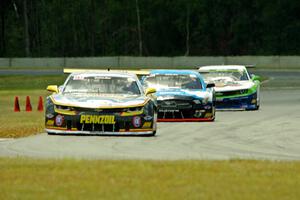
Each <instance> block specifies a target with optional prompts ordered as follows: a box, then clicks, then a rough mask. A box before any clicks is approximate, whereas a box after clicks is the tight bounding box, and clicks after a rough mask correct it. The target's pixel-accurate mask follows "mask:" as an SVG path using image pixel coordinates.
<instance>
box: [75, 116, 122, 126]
mask: <svg viewBox="0 0 300 200" xmlns="http://www.w3.org/2000/svg"><path fill="white" fill-rule="evenodd" d="M80 123H81V124H83V123H85V124H115V123H116V121H115V116H114V115H81V116H80Z"/></svg>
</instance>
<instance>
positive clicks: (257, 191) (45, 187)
mask: <svg viewBox="0 0 300 200" xmlns="http://www.w3.org/2000/svg"><path fill="white" fill-rule="evenodd" d="M0 179H1V182H0V199H6V200H9V199H218V200H223V199H224V200H227V199H228V200H232V199H243V200H245V199H268V200H269V199H273V200H274V199H280V200H282V199H289V200H292V199H299V198H300V190H299V187H300V163H299V162H284V163H282V162H267V161H240V160H236V161H105V160H100V161H99V160H98V161H92V160H33V159H25V158H0Z"/></svg>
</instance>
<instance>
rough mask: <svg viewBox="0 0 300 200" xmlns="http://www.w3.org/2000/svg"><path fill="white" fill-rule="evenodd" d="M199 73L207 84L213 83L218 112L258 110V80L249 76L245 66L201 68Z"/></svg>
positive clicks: (257, 77) (256, 77)
mask: <svg viewBox="0 0 300 200" xmlns="http://www.w3.org/2000/svg"><path fill="white" fill-rule="evenodd" d="M199 73H200V74H201V75H202V76H203V77H204V79H205V81H206V82H207V83H214V84H215V90H216V106H217V109H218V110H223V109H225V110H228V109H230V110H231V109H238V110H258V109H259V106H260V95H259V94H260V78H259V76H255V75H253V74H252V75H250V74H249V73H248V71H247V68H246V66H241V65H217V66H203V67H200V68H199Z"/></svg>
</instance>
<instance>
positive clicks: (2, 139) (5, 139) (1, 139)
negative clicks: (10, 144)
mask: <svg viewBox="0 0 300 200" xmlns="http://www.w3.org/2000/svg"><path fill="white" fill-rule="evenodd" d="M7 140H13V138H0V142H1V141H7Z"/></svg>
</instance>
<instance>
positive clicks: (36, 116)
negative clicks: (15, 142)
mask: <svg viewBox="0 0 300 200" xmlns="http://www.w3.org/2000/svg"><path fill="white" fill-rule="evenodd" d="M47 94H49V93H48V92H46V91H45V90H11V91H7V90H5V91H0V111H1V112H0V138H1V137H13V138H17V137H24V136H29V135H33V134H37V133H41V132H44V112H39V111H37V106H38V100H39V96H42V97H43V99H44V100H45V97H46V96H47ZM16 96H18V97H19V105H20V109H21V112H14V101H15V97H16ZM26 96H29V97H30V100H31V106H32V112H25V105H26V104H25V101H26Z"/></svg>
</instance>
